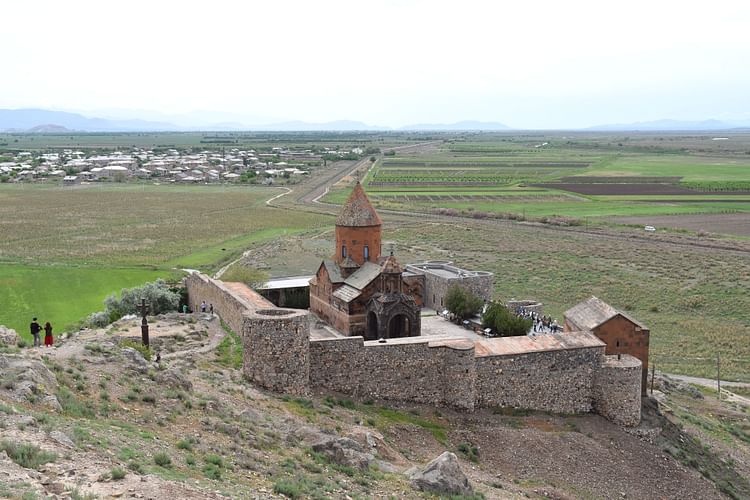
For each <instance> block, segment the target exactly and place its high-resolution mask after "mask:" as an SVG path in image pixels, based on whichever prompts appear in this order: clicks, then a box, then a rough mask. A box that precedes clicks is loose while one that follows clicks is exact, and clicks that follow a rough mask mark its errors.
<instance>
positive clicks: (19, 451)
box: [0, 439, 57, 469]
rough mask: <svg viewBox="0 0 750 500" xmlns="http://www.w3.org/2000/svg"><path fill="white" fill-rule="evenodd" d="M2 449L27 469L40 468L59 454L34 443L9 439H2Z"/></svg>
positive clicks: (0, 442)
mask: <svg viewBox="0 0 750 500" xmlns="http://www.w3.org/2000/svg"><path fill="white" fill-rule="evenodd" d="M0 450H3V451H5V453H7V454H8V457H10V459H11V460H13V461H14V462H15V463H17V464H18V465H20V466H21V467H25V468H27V469H38V468H39V467H41V466H42V465H44V464H46V463H49V462H54V461H55V460H57V455H56V454H54V453H50V452H48V451H44V450H42V449H41V448H39V447H38V446H35V445H33V444H18V443H13V442H11V441H8V440H5V439H4V440H2V441H0Z"/></svg>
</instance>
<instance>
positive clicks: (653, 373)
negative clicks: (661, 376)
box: [651, 363, 656, 396]
mask: <svg viewBox="0 0 750 500" xmlns="http://www.w3.org/2000/svg"><path fill="white" fill-rule="evenodd" d="M655 375H656V363H654V364H653V365H651V395H652V396H653V395H654V376H655Z"/></svg>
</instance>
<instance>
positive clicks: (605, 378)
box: [594, 354, 641, 427]
mask: <svg viewBox="0 0 750 500" xmlns="http://www.w3.org/2000/svg"><path fill="white" fill-rule="evenodd" d="M594 411H596V412H597V413H598V414H599V415H601V416H603V417H604V418H606V419H608V420H611V421H612V422H614V423H616V424H619V425H624V426H631V427H632V426H636V425H638V424H639V423H640V421H641V362H640V360H638V359H637V358H635V357H633V356H630V355H628V354H623V355H622V357H621V359H619V360H618V359H617V356H605V357H604V361H603V362H602V364H601V366H600V367H599V370H597V372H596V374H595V377H594Z"/></svg>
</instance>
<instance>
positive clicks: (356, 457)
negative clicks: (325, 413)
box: [312, 437, 375, 470]
mask: <svg viewBox="0 0 750 500" xmlns="http://www.w3.org/2000/svg"><path fill="white" fill-rule="evenodd" d="M312 449H313V451H315V452H317V453H322V454H323V455H325V456H326V458H328V460H330V461H331V462H333V463H336V464H339V465H345V466H348V467H354V468H357V469H360V470H367V469H368V468H369V467H370V462H372V461H373V459H374V458H375V457H373V455H372V454H370V453H366V452H365V451H364V449H363V448H362V446H360V444H359V443H358V442H356V441H354V440H353V439H349V438H337V437H330V438H327V439H324V440H323V441H320V442H318V443H315V444H314V445H313V446H312Z"/></svg>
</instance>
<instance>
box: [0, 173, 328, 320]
mask: <svg viewBox="0 0 750 500" xmlns="http://www.w3.org/2000/svg"><path fill="white" fill-rule="evenodd" d="M278 192H279V191H278V190H276V189H273V188H259V187H221V186H218V187H213V186H188V187H182V186H148V185H147V186H143V185H141V186H134V185H96V186H82V187H76V188H73V189H69V188H62V187H56V186H49V185H46V186H45V185H22V184H21V185H7V184H6V185H0V227H1V228H2V231H1V232H2V234H3V239H2V240H1V241H0V283H1V284H2V286H0V304H2V307H0V324H5V325H7V326H10V327H12V328H15V329H18V331H19V332H26V330H27V328H28V323H29V321H30V319H31V316H34V315H36V316H38V317H39V318H40V319H41V320H44V321H50V322H51V323H52V324H53V325H54V326H55V327H56V329H57V330H56V331H61V329H62V328H63V327H64V326H67V325H69V324H72V323H75V322H76V321H78V320H80V319H81V318H83V317H84V316H87V315H88V314H90V313H92V312H95V311H98V310H101V309H102V308H103V304H102V300H103V299H104V298H105V297H106V296H107V295H109V294H110V293H112V292H119V291H120V290H121V289H122V288H127V287H133V286H136V285H140V284H142V283H144V282H147V281H153V280H154V279H156V278H157V277H163V278H168V277H171V276H175V275H176V273H177V270H178V269H181V268H191V269H201V270H204V271H209V272H210V271H212V270H215V269H217V268H218V267H220V266H221V265H222V263H224V262H228V261H230V260H231V259H233V258H235V257H236V256H238V255H239V254H241V253H242V252H243V251H244V250H246V249H248V248H251V247H252V246H253V245H256V244H260V243H263V242H266V241H268V240H271V239H274V238H279V237H283V236H284V235H291V234H300V233H304V232H305V231H314V230H316V228H318V227H320V225H321V223H322V221H323V219H322V218H321V217H320V216H318V215H315V214H306V213H295V214H294V215H293V216H290V215H289V213H288V212H287V211H285V210H280V209H276V208H272V207H268V206H266V205H265V200H267V199H268V198H270V197H272V196H274V195H276V194H278Z"/></svg>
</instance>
